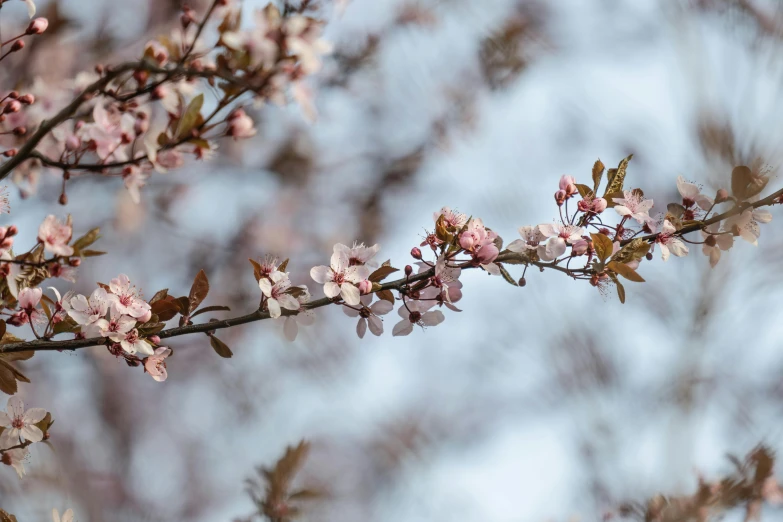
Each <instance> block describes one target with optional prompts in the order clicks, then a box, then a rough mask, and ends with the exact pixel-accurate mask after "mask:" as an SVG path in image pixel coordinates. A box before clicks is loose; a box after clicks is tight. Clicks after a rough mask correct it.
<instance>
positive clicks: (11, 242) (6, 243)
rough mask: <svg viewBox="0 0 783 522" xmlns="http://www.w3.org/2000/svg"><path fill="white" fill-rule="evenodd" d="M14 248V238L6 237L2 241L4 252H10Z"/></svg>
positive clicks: (0, 244) (0, 242) (0, 246)
mask: <svg viewBox="0 0 783 522" xmlns="http://www.w3.org/2000/svg"><path fill="white" fill-rule="evenodd" d="M12 246H14V238H12V237H4V238H3V240H2V241H0V248H2V249H3V250H8V249H9V248H11V247H12Z"/></svg>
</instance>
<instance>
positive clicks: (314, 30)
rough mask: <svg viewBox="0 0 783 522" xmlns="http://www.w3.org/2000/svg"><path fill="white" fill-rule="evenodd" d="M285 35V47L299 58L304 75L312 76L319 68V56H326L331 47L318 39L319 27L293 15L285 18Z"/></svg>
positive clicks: (302, 17) (300, 16) (312, 22)
mask: <svg viewBox="0 0 783 522" xmlns="http://www.w3.org/2000/svg"><path fill="white" fill-rule="evenodd" d="M282 30H283V33H284V34H285V35H286V39H285V47H286V49H287V50H288V52H289V53H291V54H293V55H296V57H297V58H299V66H300V67H301V70H302V72H303V73H304V74H313V73H315V72H318V70H319V69H320V68H321V58H320V56H321V55H324V54H328V53H329V52H330V51H331V49H332V47H331V45H329V43H328V42H326V41H325V40H322V39H321V38H320V32H321V31H320V26H319V25H318V24H317V23H315V22H314V20H312V19H311V18H307V17H304V16H302V15H294V16H289V17H288V18H286V20H285V23H284V25H283V27H282Z"/></svg>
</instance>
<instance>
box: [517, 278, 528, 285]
mask: <svg viewBox="0 0 783 522" xmlns="http://www.w3.org/2000/svg"><path fill="white" fill-rule="evenodd" d="M517 284H518V285H519V286H525V285H526V284H527V279H525V278H524V277H520V278H519V281H518V282H517Z"/></svg>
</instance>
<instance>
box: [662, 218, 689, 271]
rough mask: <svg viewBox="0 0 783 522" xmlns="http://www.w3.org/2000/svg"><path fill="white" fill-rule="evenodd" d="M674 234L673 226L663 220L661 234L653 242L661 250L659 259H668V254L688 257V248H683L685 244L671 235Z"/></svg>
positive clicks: (675, 230)
mask: <svg viewBox="0 0 783 522" xmlns="http://www.w3.org/2000/svg"><path fill="white" fill-rule="evenodd" d="M675 232H677V229H676V228H675V227H674V225H672V224H671V222H670V221H669V220H668V219H667V220H664V222H663V226H662V228H661V232H660V233H659V235H658V237H657V238H656V239H655V242H656V243H657V244H658V245H659V246H660V248H661V259H662V260H664V261H666V260H668V259H669V253H672V254H674V255H675V256H677V257H684V256H686V255H688V247H687V246H685V243H683V241H682V240H681V239H680V238H678V237H677V236H675V235H673V234H674V233H675Z"/></svg>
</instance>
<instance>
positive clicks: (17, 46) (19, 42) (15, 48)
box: [11, 40, 24, 53]
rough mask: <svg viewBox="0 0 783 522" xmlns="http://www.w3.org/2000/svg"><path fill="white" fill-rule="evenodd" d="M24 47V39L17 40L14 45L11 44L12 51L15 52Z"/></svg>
mask: <svg viewBox="0 0 783 522" xmlns="http://www.w3.org/2000/svg"><path fill="white" fill-rule="evenodd" d="M22 49H24V41H22V40H17V41H15V42H14V43H13V45H11V52H12V53H15V52H16V51H21V50H22Z"/></svg>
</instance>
